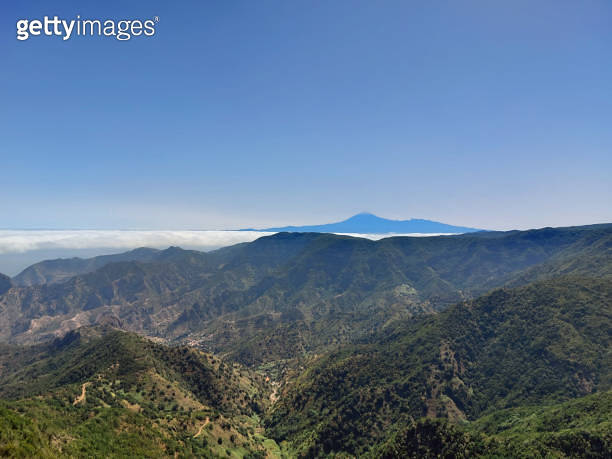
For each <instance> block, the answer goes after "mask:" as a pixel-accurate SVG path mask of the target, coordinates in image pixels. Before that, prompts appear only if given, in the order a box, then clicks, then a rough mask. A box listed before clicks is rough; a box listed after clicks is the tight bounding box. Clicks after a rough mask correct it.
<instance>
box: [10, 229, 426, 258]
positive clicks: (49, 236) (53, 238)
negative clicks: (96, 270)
mask: <svg viewBox="0 0 612 459" xmlns="http://www.w3.org/2000/svg"><path fill="white" fill-rule="evenodd" d="M270 234H273V233H265V232H259V231H129V230H79V231H74V230H54V231H47V230H22V231H21V230H0V254H9V253H24V252H30V251H34V250H51V249H53V250H56V249H71V250H72V249H102V248H116V249H126V250H129V249H133V248H136V247H153V248H166V247H169V246H173V245H174V246H179V247H184V248H196V249H201V250H212V249H215V248H219V247H224V246H228V245H232V244H238V243H240V242H250V241H254V240H255V239H257V238H260V237H262V236H267V235H270ZM349 236H356V237H365V238H368V239H373V240H378V239H382V238H384V237H389V236H392V235H390V234H349ZM397 236H399V235H397ZM402 236H434V235H433V234H403V235H402Z"/></svg>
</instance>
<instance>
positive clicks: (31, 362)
mask: <svg viewBox="0 0 612 459" xmlns="http://www.w3.org/2000/svg"><path fill="white" fill-rule="evenodd" d="M0 365H1V366H0V369H1V370H0V375H1V376H0V396H1V397H2V399H3V401H2V402H1V403H0V412H1V413H2V416H0V433H1V434H2V435H1V436H0V437H1V438H2V440H1V441H0V451H1V452H2V454H3V455H9V456H39V457H40V456H45V455H46V456H48V457H56V456H58V455H61V456H66V457H75V456H78V457H85V456H87V457H92V456H93V457H108V456H130V457H167V456H171V455H174V454H175V453H176V454H179V455H182V456H185V457H189V456H193V455H196V456H201V457H212V456H227V455H228V453H229V455H231V456H234V457H259V456H261V457H263V455H265V454H268V453H270V454H272V453H273V454H278V453H279V450H278V447H277V446H276V444H275V443H274V441H272V440H269V439H267V438H266V437H265V436H264V434H263V429H262V427H261V425H260V420H259V419H260V415H261V414H263V412H264V411H265V410H266V408H267V406H268V405H269V403H270V401H269V400H270V397H269V394H270V391H271V388H270V386H269V385H268V384H267V383H266V382H265V380H264V378H263V377H262V376H259V375H256V374H254V373H252V372H250V371H249V370H247V369H245V368H243V367H240V366H238V365H236V364H227V363H225V362H223V361H221V360H219V359H218V358H215V357H213V356H211V355H209V354H204V353H202V352H200V351H197V350H195V349H192V348H185V347H166V346H163V345H159V344H155V343H153V342H151V341H149V340H147V339H144V338H141V337H138V336H137V335H133V334H129V333H125V332H121V331H117V330H113V329H111V328H109V327H102V328H99V327H98V328H93V329H80V330H78V331H76V332H71V333H70V334H68V335H67V336H66V337H65V338H63V339H62V340H56V341H55V342H53V343H50V344H48V345H38V346H34V347H14V346H4V347H3V348H2V349H0Z"/></svg>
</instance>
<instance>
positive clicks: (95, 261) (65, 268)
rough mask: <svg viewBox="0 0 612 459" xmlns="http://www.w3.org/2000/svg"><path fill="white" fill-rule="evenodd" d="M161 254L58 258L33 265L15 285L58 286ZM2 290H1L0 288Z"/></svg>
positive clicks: (143, 252)
mask: <svg viewBox="0 0 612 459" xmlns="http://www.w3.org/2000/svg"><path fill="white" fill-rule="evenodd" d="M159 253H160V251H159V250H156V249H150V248H147V247H141V248H138V249H134V250H130V251H129V252H124V253H117V254H113V255H101V256H97V257H93V258H78V257H74V258H57V259H54V260H44V261H41V262H40V263H36V264H33V265H31V266H29V267H27V268H26V269H24V270H23V271H21V272H20V273H19V274H17V275H16V276H15V277H14V278H13V279H12V281H13V284H14V285H16V286H18V287H28V286H31V285H40V284H56V283H59V282H64V281H66V280H68V279H70V278H71V277H74V276H77V275H79V274H87V273H90V272H93V271H95V270H96V269H100V268H102V267H104V266H106V265H107V264H109V263H117V262H121V261H141V262H147V261H153V260H155V257H156V256H157V255H158V254H159ZM0 290H1V288H0Z"/></svg>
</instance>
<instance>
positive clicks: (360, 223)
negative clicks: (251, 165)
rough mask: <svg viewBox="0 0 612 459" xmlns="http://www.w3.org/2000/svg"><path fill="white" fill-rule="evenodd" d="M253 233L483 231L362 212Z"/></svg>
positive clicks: (447, 232)
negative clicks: (341, 219)
mask: <svg viewBox="0 0 612 459" xmlns="http://www.w3.org/2000/svg"><path fill="white" fill-rule="evenodd" d="M251 231H269V232H281V231H289V232H313V233H361V234H368V233H375V234H387V233H395V234H411V233H421V234H456V233H471V232H475V231H481V230H479V229H477V228H469V227H465V226H455V225H448V224H446V223H440V222H435V221H431V220H422V219H414V218H413V219H410V220H390V219H387V218H382V217H378V216H377V215H374V214H372V213H370V212H361V213H358V214H356V215H353V216H352V217H349V218H347V219H346V220H343V221H341V222H336V223H327V224H321V225H305V226H283V227H278V228H265V229H256V230H251Z"/></svg>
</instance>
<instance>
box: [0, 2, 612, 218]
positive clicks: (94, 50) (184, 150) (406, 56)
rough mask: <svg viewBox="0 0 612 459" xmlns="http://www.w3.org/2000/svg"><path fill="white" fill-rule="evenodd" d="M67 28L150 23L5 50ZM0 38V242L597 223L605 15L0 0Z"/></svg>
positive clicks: (488, 5) (486, 6)
mask: <svg viewBox="0 0 612 459" xmlns="http://www.w3.org/2000/svg"><path fill="white" fill-rule="evenodd" d="M128 3H129V4H128ZM77 14H80V15H81V17H83V18H92V19H106V18H111V19H117V20H118V19H122V18H125V17H127V18H151V17H153V16H159V18H160V22H159V24H158V25H157V33H156V35H155V36H154V37H151V38H143V37H139V38H135V39H133V40H130V41H128V42H118V41H116V40H113V39H111V38H104V37H95V38H83V37H75V38H73V39H71V40H68V41H62V40H61V39H59V38H56V37H42V36H41V37H32V38H31V39H29V40H27V41H25V42H20V41H18V40H17V39H16V21H17V20H18V19H24V18H28V19H36V18H41V17H42V16H44V15H50V16H52V15H59V16H62V17H64V18H66V19H73V18H75V16H76V15H77ZM0 32H1V35H0V52H1V59H2V64H1V66H0V69H1V71H0V95H1V103H0V163H1V164H2V169H1V172H0V173H1V177H2V179H1V180H0V193H1V194H2V196H3V199H1V200H0V228H100V229H105V228H106V229H108V228H140V229H186V228H202V229H221V228H240V227H255V226H276V225H284V224H306V223H322V222H327V221H337V220H341V219H343V218H346V217H348V216H349V215H351V214H354V213H357V212H359V211H370V212H373V213H376V214H378V215H381V216H385V217H389V218H401V219H405V218H411V217H415V218H428V219H434V220H439V221H444V222H448V223H452V224H457V225H465V226H473V227H481V228H491V229H509V228H529V227H542V226H560V225H570V224H587V223H596V222H603V221H611V220H612V215H611V211H610V210H611V209H612V180H611V179H610V177H611V175H612V154H611V152H612V129H611V128H610V127H611V126H612V3H610V2H608V1H586V2H576V1H538V2H527V1H526V2H519V1H507V2H490V1H482V2H472V1H461V2H457V1H448V2H444V1H436V2H409V1H397V2H395V1H382V2H372V1H357V0H350V1H340V0H337V1H333V2H324V1H300V2H298V1H286V0H278V1H251V0H249V1H221V0H219V1H214V2H213V1H197V2H196V1H194V2H187V1H181V2H167V1H163V2H162V1H151V0H147V1H144V0H142V1H131V2H124V1H121V2H118V1H116V2H113V1H105V2H97V4H96V5H94V4H93V2H82V1H80V2H76V1H74V2H60V1H38V2H36V1H30V2H3V3H2V4H1V5H0Z"/></svg>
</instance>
